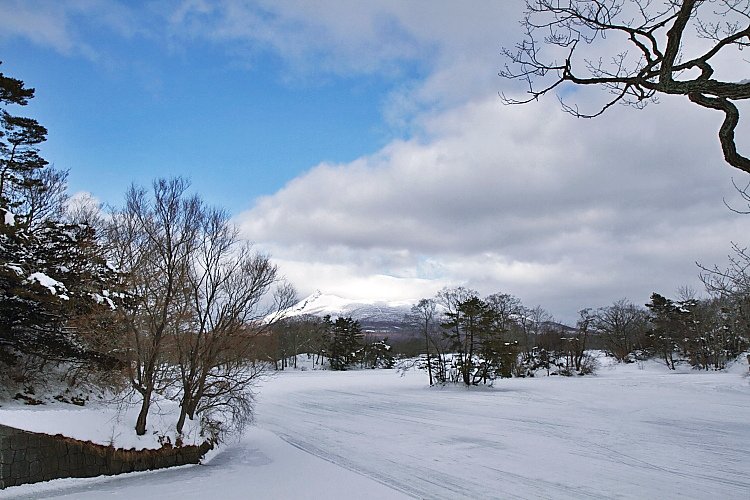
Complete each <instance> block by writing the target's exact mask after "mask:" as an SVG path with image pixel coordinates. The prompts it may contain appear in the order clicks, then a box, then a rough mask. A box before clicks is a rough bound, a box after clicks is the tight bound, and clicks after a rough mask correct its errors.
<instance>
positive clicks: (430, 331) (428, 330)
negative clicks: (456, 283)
mask: <svg viewBox="0 0 750 500" xmlns="http://www.w3.org/2000/svg"><path fill="white" fill-rule="evenodd" d="M436 307H437V305H436V304H435V301H434V300H432V299H421V300H420V301H419V302H418V303H416V304H415V305H413V306H412V308H411V313H410V314H409V317H408V318H407V319H408V321H409V322H410V323H412V324H414V325H415V326H417V327H418V328H419V330H420V332H421V333H422V335H424V342H425V346H424V348H425V353H426V354H425V355H426V356H427V374H428V375H429V377H430V385H431V386H432V385H433V379H432V364H433V363H432V359H431V358H430V351H431V347H430V345H431V344H433V343H434V342H435V340H434V339H433V335H434V333H435V321H436V315H437V314H436ZM439 355H440V353H438V356H439ZM440 361H442V360H440ZM441 381H443V382H444V380H441Z"/></svg>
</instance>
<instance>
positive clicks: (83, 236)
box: [0, 73, 117, 363]
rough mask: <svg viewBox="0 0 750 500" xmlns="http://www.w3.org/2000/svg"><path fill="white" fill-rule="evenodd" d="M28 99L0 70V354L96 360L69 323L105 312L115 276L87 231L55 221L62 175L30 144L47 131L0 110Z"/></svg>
mask: <svg viewBox="0 0 750 500" xmlns="http://www.w3.org/2000/svg"><path fill="white" fill-rule="evenodd" d="M33 97H34V89H30V88H26V86H25V84H24V83H23V82H22V81H21V80H18V79H15V78H11V77H7V76H5V75H4V74H2V73H0V105H2V106H3V109H0V357H1V358H2V359H3V360H4V361H5V362H7V363H13V361H14V360H15V359H16V357H17V356H19V355H25V354H33V355H36V356H42V357H45V358H47V359H50V358H51V359H78V360H84V359H86V360H89V359H92V358H94V359H97V360H101V356H99V355H97V354H95V353H93V352H91V350H90V349H89V347H88V346H87V345H86V342H84V341H83V339H82V338H80V337H79V336H77V335H76V334H75V331H76V330H80V329H81V326H82V325H83V322H79V326H78V327H75V324H74V323H75V322H73V321H72V320H73V319H74V318H79V319H80V318H82V317H83V316H84V315H95V314H105V315H106V311H108V310H111V307H112V306H114V302H113V301H112V300H113V298H114V297H115V296H116V294H112V297H113V298H109V297H106V296H105V295H107V294H108V292H107V290H109V289H113V287H114V286H115V281H116V279H117V275H116V273H114V272H113V271H112V270H111V269H109V267H108V266H107V265H106V262H104V260H103V259H102V258H101V255H102V253H103V252H102V251H101V249H100V248H99V246H98V242H97V239H96V234H95V231H94V230H93V228H91V227H89V226H87V225H83V224H74V223H71V222H69V221H66V220H64V218H63V217H62V214H63V213H64V210H65V209H64V202H65V196H64V192H65V180H66V176H67V173H66V172H60V171H55V170H53V169H51V168H50V167H48V166H47V161H46V160H45V159H44V158H42V157H41V156H40V154H39V150H38V147H37V146H38V145H39V144H41V143H42V142H43V141H44V140H45V139H46V135H47V130H46V129H45V128H44V127H43V126H41V125H39V123H38V122H37V121H36V120H34V119H31V118H25V117H19V116H14V115H12V114H10V113H9V112H8V111H7V110H6V109H5V107H7V106H9V105H13V106H25V105H26V104H28V102H29V100H30V99H32V98H33ZM109 361H111V360H108V362H109Z"/></svg>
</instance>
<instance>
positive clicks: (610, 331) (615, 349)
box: [587, 299, 648, 362]
mask: <svg viewBox="0 0 750 500" xmlns="http://www.w3.org/2000/svg"><path fill="white" fill-rule="evenodd" d="M593 326H594V329H595V330H596V333H597V334H598V335H599V336H600V337H601V339H602V341H603V342H604V344H605V347H606V349H607V351H609V353H610V354H611V355H612V356H614V357H615V358H616V359H617V360H618V361H620V362H622V361H630V359H631V355H632V354H633V353H634V351H635V350H636V349H637V348H639V346H640V344H641V337H642V336H643V335H644V334H645V332H646V330H647V329H648V317H647V315H646V311H645V310H644V309H643V308H641V307H638V306H636V305H635V304H633V303H632V302H629V301H627V300H626V299H620V300H618V301H616V302H614V303H613V304H612V305H610V306H607V307H601V308H599V309H597V310H596V313H595V314H594V316H593ZM587 327H588V325H587Z"/></svg>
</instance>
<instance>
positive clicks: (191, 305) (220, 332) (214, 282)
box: [173, 209, 295, 433]
mask: <svg viewBox="0 0 750 500" xmlns="http://www.w3.org/2000/svg"><path fill="white" fill-rule="evenodd" d="M278 284H281V286H280V288H277V290H276V293H273V294H272V293H270V292H272V287H273V286H274V285H278ZM186 288H187V290H188V294H189V297H190V300H189V302H188V304H187V311H188V314H187V317H189V320H188V321H186V322H185V323H184V324H183V325H181V328H179V329H178V330H176V336H175V337H174V338H173V346H174V349H175V351H176V353H177V359H176V364H177V368H178V371H179V381H180V386H181V387H180V388H181V392H180V416H179V419H178V421H177V432H178V433H182V431H183V426H184V424H185V419H186V417H187V418H190V419H191V420H192V419H193V418H194V417H195V416H196V415H197V414H202V415H203V416H204V417H206V416H208V414H209V413H211V412H214V413H220V412H224V414H225V415H226V414H228V415H230V416H231V418H230V419H229V420H230V421H231V423H232V424H233V425H234V426H241V425H242V424H243V423H244V422H246V421H247V419H248V418H249V415H250V409H251V405H250V403H251V400H252V392H251V391H250V389H251V387H252V384H253V382H254V381H255V380H256V379H257V378H258V377H259V376H260V374H261V373H262V370H261V369H260V366H259V365H257V364H251V363H248V361H249V360H250V359H251V357H252V356H253V349H254V345H253V342H252V337H254V336H257V335H260V334H262V333H264V332H267V330H268V327H269V325H270V324H271V322H270V321H268V320H267V318H269V317H270V318H274V317H275V316H276V314H277V313H278V312H279V311H282V310H284V309H286V308H287V307H289V306H290V305H291V304H292V302H293V300H294V296H295V294H294V290H293V288H291V287H290V286H288V285H287V284H285V283H280V280H279V277H278V269H277V267H276V266H275V265H274V264H272V263H271V261H270V259H269V257H268V256H267V255H263V254H260V253H258V252H255V251H254V250H253V249H252V247H251V246H249V245H248V244H244V243H243V242H242V241H241V240H240V239H239V235H238V231H237V229H236V227H234V226H233V225H232V224H230V222H229V216H228V215H227V214H226V213H225V212H223V211H221V210H216V209H212V210H205V211H204V212H203V214H202V217H201V227H200V230H199V236H198V238H197V246H196V248H195V251H194V253H193V255H192V256H191V258H190V262H189V272H188V274H187V280H186ZM269 295H273V299H274V300H271V301H270V302H271V303H269V304H265V303H264V302H263V300H264V299H267V298H268V297H269ZM227 410H228V411H227ZM221 420H222V419H219V420H217V419H213V421H214V423H217V424H219V423H220V424H221V425H226V421H223V422H221ZM230 425H231V424H230Z"/></svg>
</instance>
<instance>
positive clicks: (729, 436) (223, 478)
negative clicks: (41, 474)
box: [0, 365, 750, 500]
mask: <svg viewBox="0 0 750 500" xmlns="http://www.w3.org/2000/svg"><path fill="white" fill-rule="evenodd" d="M745 370H747V367H738V369H736V370H733V371H732V372H730V373H718V374H717V373H699V372H691V373H669V372H667V371H666V370H665V369H664V368H663V367H657V366H655V365H648V366H646V368H645V369H643V370H641V369H639V367H638V366H636V365H629V366H618V367H616V368H603V369H602V370H601V371H600V372H599V375H597V376H595V377H584V378H557V377H550V378H546V377H545V378H535V379H512V380H502V381H499V382H498V384H497V387H496V388H494V389H482V388H479V389H471V390H466V389H463V388H455V387H450V388H442V389H440V388H437V389H436V388H433V389H430V388H428V387H426V383H425V382H426V377H425V376H424V374H422V373H417V372H414V373H410V374H408V375H407V376H406V377H404V378H401V377H399V376H398V374H397V373H396V372H395V371H391V370H378V371H355V372H344V373H335V372H321V371H305V372H285V373H282V374H280V375H279V376H277V377H275V378H274V379H272V380H270V381H269V382H267V383H266V384H265V386H264V387H262V389H261V396H260V398H259V402H258V407H257V427H255V428H253V429H251V430H250V431H249V432H248V434H247V435H246V436H245V437H244V438H243V439H242V440H241V441H240V442H238V443H235V444H232V445H228V446H227V447H225V448H224V449H223V450H222V451H220V452H218V453H217V454H216V455H215V456H214V457H213V458H212V460H210V461H209V462H208V465H204V466H195V467H184V468H179V469H173V470H167V471H161V472H152V473H140V474H131V475H126V476H120V477H114V478H97V479H93V480H92V479H88V480H80V479H76V480H73V479H68V480H58V481H52V482H49V483H45V484H42V485H28V486H22V487H17V488H10V489H8V490H4V491H2V492H0V498H15V497H19V496H20V497H22V498H24V497H28V498H52V497H61V498H102V497H114V498H133V497H138V498H144V499H145V498H217V497H219V498H224V499H230V498H327V499H332V498H357V499H360V498H400V497H403V496H413V497H418V498H450V499H455V498H555V499H557V498H575V499H581V498H660V499H665V498H717V499H718V498H722V499H732V498H737V499H744V500H747V499H748V498H750V461H748V459H747V457H748V450H750V379H748V378H747V377H744V376H743V375H742V373H741V372H742V371H745Z"/></svg>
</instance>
